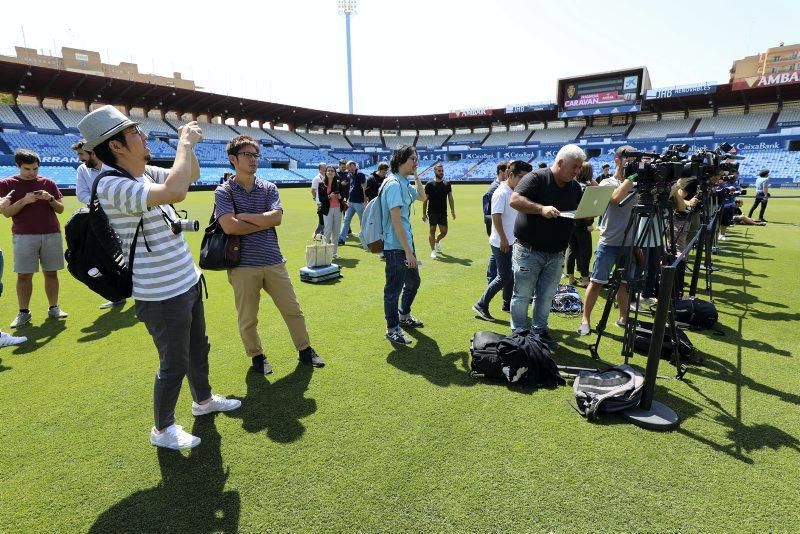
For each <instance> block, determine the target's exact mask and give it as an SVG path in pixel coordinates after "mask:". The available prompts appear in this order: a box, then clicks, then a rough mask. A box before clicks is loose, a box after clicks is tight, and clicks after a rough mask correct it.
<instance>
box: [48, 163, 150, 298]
mask: <svg viewBox="0 0 800 534" xmlns="http://www.w3.org/2000/svg"><path fill="white" fill-rule="evenodd" d="M106 176H125V175H124V174H122V173H121V172H118V171H104V172H102V173H100V174H99V175H98V176H97V178H95V179H94V183H93V184H92V196H91V199H90V201H89V205H88V207H83V208H81V209H79V210H78V211H76V212H75V213H74V214H73V215H72V217H71V218H70V219H69V221H68V222H67V224H66V225H65V226H64V237H65V239H66V242H67V249H66V251H65V252H64V259H65V260H66V262H67V269H68V270H69V272H70V274H72V276H74V277H75V279H76V280H78V281H79V282H81V283H83V284H84V285H86V287H88V288H89V289H91V290H92V291H94V292H95V293H97V294H98V295H100V296H101V297H103V298H105V299H108V300H110V301H112V302H117V301H120V300H122V299H126V298H129V297H130V296H131V293H132V292H133V259H134V256H135V255H136V240H137V239H138V237H139V231H140V230H141V229H142V227H143V224H142V220H141V219H140V220H139V224H138V226H137V227H136V233H135V234H134V236H133V242H132V243H131V248H130V251H129V255H128V258H129V259H128V261H127V262H126V261H125V255H124V253H123V251H122V240H121V239H120V238H119V235H118V234H117V232H116V231H114V228H113V227H112V226H111V224H110V223H109V221H108V216H107V215H106V213H105V212H104V211H103V208H102V207H101V206H100V201H99V200H98V199H97V184H98V183H100V180H102V179H103V178H105V177H106Z"/></svg>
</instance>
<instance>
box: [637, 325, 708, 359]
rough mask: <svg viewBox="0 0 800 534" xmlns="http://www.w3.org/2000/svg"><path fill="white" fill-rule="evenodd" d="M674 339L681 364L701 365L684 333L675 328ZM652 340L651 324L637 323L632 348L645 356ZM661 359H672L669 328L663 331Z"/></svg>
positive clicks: (692, 345)
mask: <svg viewBox="0 0 800 534" xmlns="http://www.w3.org/2000/svg"><path fill="white" fill-rule="evenodd" d="M675 337H676V339H677V342H678V356H680V358H681V362H686V363H694V364H699V363H703V358H702V356H699V355H698V354H697V352H695V349H694V344H692V341H691V340H690V339H689V336H687V335H686V332H684V331H683V330H681V329H680V328H678V327H677V326H676V327H675ZM651 339H653V323H648V322H647V321H637V323H636V334H635V337H634V338H633V348H634V349H635V350H636V352H638V353H640V354H644V355H645V356H646V355H647V353H648V352H649V351H650V340H651ZM661 357H662V358H663V359H665V360H669V359H671V358H672V337H671V336H670V335H669V327H667V328H665V329H664V343H663V345H661Z"/></svg>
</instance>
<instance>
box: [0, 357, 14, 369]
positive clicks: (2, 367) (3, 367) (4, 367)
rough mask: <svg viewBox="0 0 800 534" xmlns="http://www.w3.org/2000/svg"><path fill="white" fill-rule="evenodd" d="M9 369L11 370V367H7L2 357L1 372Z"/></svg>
mask: <svg viewBox="0 0 800 534" xmlns="http://www.w3.org/2000/svg"><path fill="white" fill-rule="evenodd" d="M9 370H11V367H6V366H5V365H3V358H0V373H2V372H3V371H9Z"/></svg>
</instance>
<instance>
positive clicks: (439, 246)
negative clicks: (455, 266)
mask: <svg viewBox="0 0 800 534" xmlns="http://www.w3.org/2000/svg"><path fill="white" fill-rule="evenodd" d="M433 250H435V251H436V252H441V251H442V244H441V243H436V244H435V245H433Z"/></svg>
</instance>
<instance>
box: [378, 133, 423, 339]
mask: <svg viewBox="0 0 800 534" xmlns="http://www.w3.org/2000/svg"><path fill="white" fill-rule="evenodd" d="M418 160H419V158H418V156H417V151H416V150H414V147H413V146H410V145H398V146H397V148H395V149H394V151H393V152H392V160H391V163H390V167H391V170H392V174H391V175H389V176H388V177H387V178H386V181H385V183H384V186H383V192H382V193H381V195H382V196H381V218H382V219H383V254H384V258H385V260H386V285H385V286H384V288H383V311H384V314H385V316H386V339H388V340H389V341H391V342H392V343H397V344H400V345H408V344H409V343H411V340H410V339H409V338H408V337H407V336H406V334H405V332H403V330H402V328H401V325H402V326H406V327H411V328H421V327H422V326H423V323H422V321H420V320H419V319H417V318H416V317H414V316H413V315H411V305H412V304H413V303H414V298H415V297H416V296H417V290H418V289H419V284H420V277H419V262H418V261H417V256H416V251H415V248H414V234H413V232H412V230H411V217H410V215H411V204H413V203H414V201H415V200H420V201H423V202H424V201H425V198H426V197H425V189H424V188H423V187H422V182H421V181H420V179H419V176H417V161H418ZM409 175H413V176H414V183H413V184H412V183H410V182H409V180H408V176H409ZM398 299H399V300H400V305H399V307H398Z"/></svg>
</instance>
